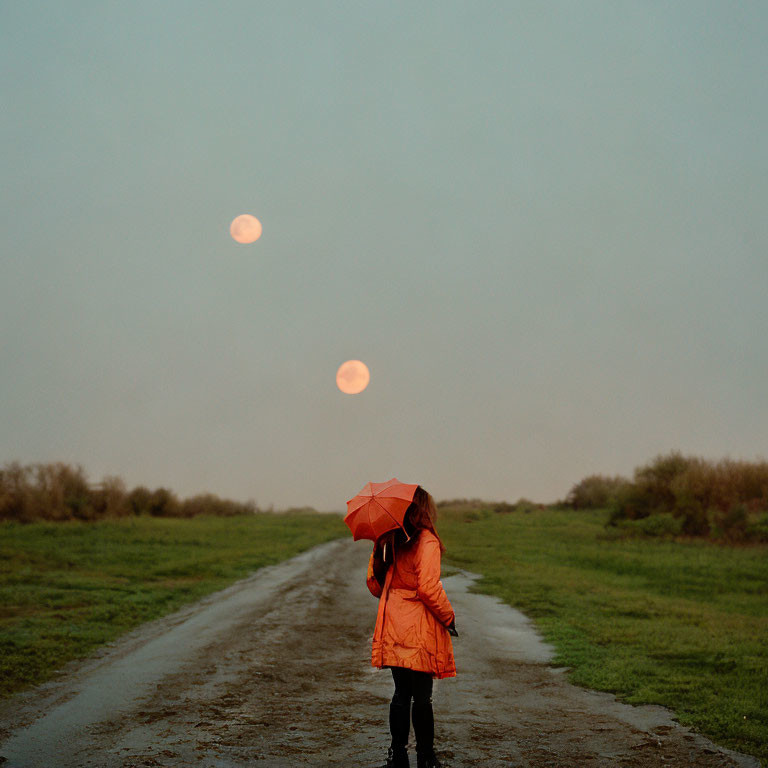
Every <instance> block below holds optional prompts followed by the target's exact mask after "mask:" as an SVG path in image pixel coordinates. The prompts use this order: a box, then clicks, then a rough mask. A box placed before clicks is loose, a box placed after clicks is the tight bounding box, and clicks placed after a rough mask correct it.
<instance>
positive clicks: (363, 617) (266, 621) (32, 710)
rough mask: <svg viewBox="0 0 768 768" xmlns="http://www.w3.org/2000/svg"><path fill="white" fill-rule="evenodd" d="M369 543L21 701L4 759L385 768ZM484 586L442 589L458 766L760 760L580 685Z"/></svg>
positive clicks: (128, 642)
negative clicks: (452, 618)
mask: <svg viewBox="0 0 768 768" xmlns="http://www.w3.org/2000/svg"><path fill="white" fill-rule="evenodd" d="M369 547H370V545H369V544H368V543H367V542H357V543H353V542H351V541H348V540H342V541H335V542H330V543H328V544H324V545H322V546H320V547H316V548H315V549H312V550H310V551H308V552H305V553H303V554H302V555H299V556H298V557H295V558H293V559H292V560H290V561H287V562H285V563H281V564H279V565H276V566H270V567H269V568H264V569H262V570H261V571H259V572H258V573H256V574H255V575H253V576H251V577H250V578H248V579H245V580H243V581H240V582H238V583H237V584H234V585H233V586H231V587H229V588H228V589H226V590H224V591H222V592H219V593H217V594H215V595H211V596H209V597H208V598H206V599H205V600H203V601H201V602H200V603H197V604H196V605H194V606H190V607H188V608H186V609H183V610H182V611H179V612H178V613H176V614H174V615H172V616H169V617H166V618H164V619H161V620H159V621H156V622H152V623H151V624H148V625H145V626H143V627H141V628H140V629H138V630H137V631H135V632H133V633H131V634H130V635H128V636H126V637H124V638H122V639H121V640H120V641H119V642H117V643H115V644H113V645H111V646H109V647H107V648H106V649H104V650H103V651H102V652H101V653H100V654H99V655H98V656H96V657H94V658H92V659H90V660H88V661H87V662H84V663H83V662H81V663H79V664H78V665H73V666H71V667H70V668H69V669H68V670H67V671H66V674H64V675H63V676H61V677H60V678H59V679H57V680H56V681H55V682H53V683H49V684H47V685H45V686H42V687H40V688H38V689H36V690H34V691H32V692H30V693H27V694H23V695H21V696H17V697H15V698H14V699H11V700H9V701H6V702H5V703H4V704H3V705H2V707H0V756H2V757H0V764H2V765H3V768H38V767H39V768H52V767H53V766H57V767H58V768H70V767H71V768H81V767H82V768H85V766H94V767H95V768H131V767H133V766H135V767H136V768H138V767H139V766H141V767H143V766H205V768H208V767H209V766H211V767H213V766H221V767H222V768H226V767H229V766H232V767H233V768H234V767H236V766H237V767H239V766H246V765H247V766H257V765H261V766H274V767H275V768H282V767H283V766H285V767H286V768H287V767H288V766H335V765H344V766H348V767H352V766H354V767H359V768H367V767H368V766H371V767H373V766H381V765H382V764H383V762H384V760H383V757H384V755H385V754H386V747H387V745H388V742H389V733H388V727H387V720H386V718H387V712H388V702H389V699H390V697H391V695H392V682H391V675H390V674H389V672H388V671H387V670H382V671H380V670H376V669H373V668H372V667H370V635H371V633H372V631H373V624H374V622H375V615H376V600H375V599H374V598H373V597H372V596H371V595H370V594H369V592H368V590H367V588H366V587H365V566H366V563H367V558H368V553H369ZM471 583H472V578H471V576H470V575H468V574H456V575H453V576H449V577H447V578H445V579H444V580H443V584H444V586H445V589H446V591H447V593H448V596H449V598H450V599H451V602H452V603H453V606H454V608H455V610H456V615H457V626H458V629H459V632H460V633H461V637H459V638H456V639H454V650H455V654H456V664H457V668H458V676H457V677H456V678H450V679H446V680H439V681H436V682H435V690H434V697H433V699H434V707H435V720H436V746H437V750H438V754H439V755H441V757H442V758H443V761H444V764H445V766H446V768H451V767H452V766H453V767H455V768H458V766H483V767H484V768H492V767H495V766H526V767H530V768H539V767H543V766H553V767H555V766H557V767H561V768H575V767H576V766H579V767H580V766H590V767H591V766H622V767H623V766H627V767H629V766H637V767H638V768H639V767H640V766H653V767H654V768H657V767H658V766H662V765H663V766H679V768H690V766H697V768H710V767H712V768H714V767H715V766H717V767H723V766H750V767H752V766H754V767H757V766H758V762H757V761H756V760H754V759H753V758H750V757H745V756H743V755H737V754H735V753H731V752H727V751H725V750H723V749H721V748H719V747H716V746H714V745H713V744H712V743H711V742H709V741H707V740H706V739H704V738H703V737H701V736H698V735H697V734H694V733H691V732H690V731H688V730H687V729H685V728H683V727H681V726H679V725H678V724H677V723H676V722H675V721H674V720H673V719H672V716H671V715H670V713H669V712H668V711H667V710H665V709H662V708H661V707H631V706H628V705H625V704H620V703H618V702H617V701H616V700H615V699H614V697H612V696H610V695H608V694H603V693H596V692H593V691H587V690H583V689H581V688H576V687H574V686H572V685H570V684H569V683H568V682H567V681H566V679H565V677H564V674H563V670H558V669H555V668H552V667H551V666H549V665H548V661H549V659H550V658H551V649H549V648H548V647H547V646H546V645H544V644H543V643H542V642H541V641H540V639H539V638H538V636H537V635H536V633H535V632H534V631H533V629H532V627H531V625H530V623H529V622H528V620H527V619H526V618H525V617H524V616H523V615H522V614H520V613H519V612H517V611H515V610H513V609H511V608H509V607H507V606H504V605H502V604H501V603H500V602H498V601H497V600H495V599H494V598H490V597H486V596H483V595H476V594H471V593H469V592H468V591H467V588H468V587H469V586H470V585H471ZM3 759H5V761H6V762H3ZM413 762H414V764H415V760H414V761H413Z"/></svg>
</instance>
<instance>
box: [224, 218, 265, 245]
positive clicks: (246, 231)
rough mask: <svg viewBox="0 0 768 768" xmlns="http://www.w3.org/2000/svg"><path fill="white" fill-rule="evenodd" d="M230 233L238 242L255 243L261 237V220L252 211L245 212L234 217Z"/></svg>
mask: <svg viewBox="0 0 768 768" xmlns="http://www.w3.org/2000/svg"><path fill="white" fill-rule="evenodd" d="M229 234H230V235H232V239H233V240H237V242H238V243H255V242H256V241H257V240H258V239H259V238H260V237H261V222H260V221H259V220H258V219H257V218H256V217H255V216H251V214H250V213H243V214H241V215H240V216H236V217H235V218H234V219H232V223H231V224H230V225H229Z"/></svg>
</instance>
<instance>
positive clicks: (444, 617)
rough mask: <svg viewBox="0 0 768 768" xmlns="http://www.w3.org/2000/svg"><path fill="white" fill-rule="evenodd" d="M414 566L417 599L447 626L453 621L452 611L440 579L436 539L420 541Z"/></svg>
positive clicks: (438, 550)
mask: <svg viewBox="0 0 768 768" xmlns="http://www.w3.org/2000/svg"><path fill="white" fill-rule="evenodd" d="M415 566H416V578H417V582H418V586H417V587H416V594H417V595H418V597H419V600H421V602H422V603H424V605H426V606H427V608H429V610H430V611H432V613H434V614H435V616H436V618H437V620H438V621H439V622H440V623H441V624H442V625H443V626H445V627H447V626H448V625H449V624H450V623H451V622H452V621H453V619H454V613H453V608H452V607H451V604H450V602H449V601H448V596H447V595H446V594H445V590H444V589H443V583H442V581H440V544H439V543H438V541H437V539H434V538H430V539H428V540H427V541H424V542H421V543H420V545H419V550H418V553H417V557H416V562H415Z"/></svg>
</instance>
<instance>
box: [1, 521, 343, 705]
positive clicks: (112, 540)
mask: <svg viewBox="0 0 768 768" xmlns="http://www.w3.org/2000/svg"><path fill="white" fill-rule="evenodd" d="M347 530H348V529H347V528H346V526H345V525H344V524H343V522H342V521H341V519H340V518H339V517H338V516H336V515H313V514H289V515H271V514H262V515H251V516H240V517H196V518H192V519H187V520H185V519H178V518H152V517H131V518H124V519H120V520H113V521H101V522H94V523H78V522H61V523H32V524H29V525H19V524H16V523H2V524H0V695H2V696H7V695H9V694H11V693H13V692H15V691H18V690H21V689H23V688H25V687H28V686H29V685H33V684H37V683H40V682H43V681H44V680H46V679H48V678H50V677H51V675H52V674H53V673H54V671H55V670H56V669H58V668H59V667H61V666H62V665H63V664H64V663H65V662H67V661H69V660H71V659H75V658H81V657H84V656H86V655H88V654H89V653H90V652H91V651H93V650H94V649H95V648H96V647H98V646H99V645H102V644H103V643H106V642H109V641H110V640H113V639H115V638H116V637H118V636H119V635H121V634H123V633H124V632H126V631H128V630H129V629H132V628H133V627H135V626H137V625H138V624H141V623H142V622H145V621H149V620H150V619H154V618H157V617H158V616H161V615H163V614H165V613H168V612H170V611H173V610H174V609H176V608H178V607H179V606H181V605H182V604H184V603H187V602H190V601H193V600H197V599H199V598H200V597H202V596H203V595H205V594H208V593H209V592H213V591H214V590H217V589H221V588H222V587H224V586H226V585H227V584H229V583H231V582H233V581H235V580H236V579H238V578H240V577H242V576H245V575H246V574H248V573H250V572H252V571H254V570H256V569H257V568H260V567H262V566H264V565H270V564H272V563H276V562H278V561H280V560H284V559H286V558H288V557H291V556H293V555H295V554H297V553H298V552H300V551H302V550H304V549H307V548H308V547H311V546H314V545H315V544H320V543H321V542H323V541H328V540H329V539H332V538H336V537H338V536H341V535H344V533H345V532H347Z"/></svg>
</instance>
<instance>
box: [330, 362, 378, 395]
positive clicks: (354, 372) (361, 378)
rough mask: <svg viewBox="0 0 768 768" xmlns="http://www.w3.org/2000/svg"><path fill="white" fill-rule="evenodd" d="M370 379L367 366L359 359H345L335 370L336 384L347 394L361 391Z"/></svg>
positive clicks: (355, 393)
mask: <svg viewBox="0 0 768 768" xmlns="http://www.w3.org/2000/svg"><path fill="white" fill-rule="evenodd" d="M370 380H371V372H370V371H369V370H368V366H367V365H366V364H365V363H363V362H361V361H360V360H347V362H346V363H342V364H341V365H340V366H339V370H338V371H336V386H337V387H338V388H339V389H340V390H341V391H342V392H344V393H345V394H347V395H357V394H359V393H360V392H362V391H363V390H364V389H365V388H366V387H367V386H368V382H369V381H370Z"/></svg>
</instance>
